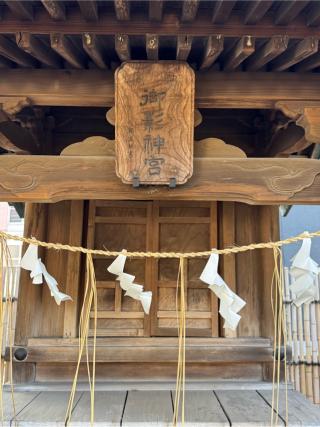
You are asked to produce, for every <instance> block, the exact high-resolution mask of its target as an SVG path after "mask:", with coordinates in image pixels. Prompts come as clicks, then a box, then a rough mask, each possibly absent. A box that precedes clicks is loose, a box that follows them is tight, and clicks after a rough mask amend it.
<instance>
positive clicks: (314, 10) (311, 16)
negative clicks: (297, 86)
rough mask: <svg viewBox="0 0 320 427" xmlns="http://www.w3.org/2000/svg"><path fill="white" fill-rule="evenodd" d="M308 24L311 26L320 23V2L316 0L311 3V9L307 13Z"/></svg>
mask: <svg viewBox="0 0 320 427" xmlns="http://www.w3.org/2000/svg"><path fill="white" fill-rule="evenodd" d="M306 24H307V25H309V26H310V27H316V26H318V25H320V3H319V2H317V1H315V2H312V3H311V7H310V10H309V12H308V14H307V19H306Z"/></svg>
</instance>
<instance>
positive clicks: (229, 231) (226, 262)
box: [219, 202, 238, 338]
mask: <svg viewBox="0 0 320 427" xmlns="http://www.w3.org/2000/svg"><path fill="white" fill-rule="evenodd" d="M220 207H221V209H220V210H219V220H220V223H219V247H220V248H228V247H231V246H234V244H235V241H236V237H235V233H236V229H235V206H234V202H222V203H221V205H220ZM220 273H221V275H222V277H223V279H224V280H225V282H226V283H227V284H228V286H229V288H230V289H231V290H232V291H233V292H237V286H236V258H235V255H233V254H230V255H223V256H221V260H220ZM222 332H223V334H224V336H225V337H228V338H234V337H237V336H238V333H237V330H235V331H233V330H232V329H222Z"/></svg>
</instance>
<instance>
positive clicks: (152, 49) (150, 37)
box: [146, 34, 159, 61]
mask: <svg viewBox="0 0 320 427" xmlns="http://www.w3.org/2000/svg"><path fill="white" fill-rule="evenodd" d="M146 52H147V58H148V59H149V60H152V61H157V60H158V56H159V37H158V36H157V35H154V34H146Z"/></svg>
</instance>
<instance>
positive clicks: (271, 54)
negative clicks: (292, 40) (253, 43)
mask: <svg viewBox="0 0 320 427" xmlns="http://www.w3.org/2000/svg"><path fill="white" fill-rule="evenodd" d="M288 42H289V38H288V37H287V36H273V37H271V39H270V40H269V41H267V42H266V43H265V44H264V45H263V46H262V47H260V49H258V50H257V51H256V52H255V53H254V54H253V55H251V57H250V58H248V60H247V62H246V70H249V71H257V70H260V69H261V68H262V67H264V66H265V65H266V64H268V63H269V62H270V61H272V60H273V59H275V58H276V57H277V56H279V55H281V54H282V53H283V52H284V51H285V50H286V49H287V47H288Z"/></svg>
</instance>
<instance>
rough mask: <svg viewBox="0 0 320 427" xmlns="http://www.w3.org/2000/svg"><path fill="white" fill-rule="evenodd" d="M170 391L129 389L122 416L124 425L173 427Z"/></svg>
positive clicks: (123, 426) (129, 426)
mask: <svg viewBox="0 0 320 427" xmlns="http://www.w3.org/2000/svg"><path fill="white" fill-rule="evenodd" d="M172 417H173V410H172V401H171V394H170V391H164V390H158V391H153V392H152V393H151V392H148V391H129V393H128V398H127V402H126V406H125V410H124V414H123V418H122V427H143V426H148V427H151V426H152V427H155V426H157V427H171V426H172Z"/></svg>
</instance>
